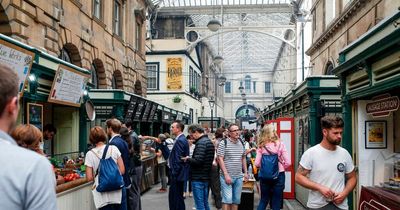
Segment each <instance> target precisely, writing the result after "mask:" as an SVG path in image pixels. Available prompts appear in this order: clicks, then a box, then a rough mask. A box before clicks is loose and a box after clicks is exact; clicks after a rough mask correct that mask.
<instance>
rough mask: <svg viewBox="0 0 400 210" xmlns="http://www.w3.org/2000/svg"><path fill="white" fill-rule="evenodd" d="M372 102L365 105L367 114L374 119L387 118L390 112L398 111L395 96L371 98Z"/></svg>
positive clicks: (397, 101) (384, 95) (387, 95)
mask: <svg viewBox="0 0 400 210" xmlns="http://www.w3.org/2000/svg"><path fill="white" fill-rule="evenodd" d="M372 100H373V101H372V102H370V103H367V106H366V111H367V114H372V115H373V116H375V117H384V116H388V115H389V114H390V112H393V111H396V110H397V109H399V105H400V103H399V102H400V101H399V97H397V96H390V94H383V95H380V96H376V97H374V98H372Z"/></svg>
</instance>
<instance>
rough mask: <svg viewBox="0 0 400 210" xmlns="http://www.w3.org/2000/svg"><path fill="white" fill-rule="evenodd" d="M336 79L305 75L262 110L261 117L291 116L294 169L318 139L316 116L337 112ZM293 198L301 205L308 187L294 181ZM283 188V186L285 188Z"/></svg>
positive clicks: (338, 96)
mask: <svg viewBox="0 0 400 210" xmlns="http://www.w3.org/2000/svg"><path fill="white" fill-rule="evenodd" d="M338 85H339V79H338V78H337V77H335V76H327V75H324V76H311V77H307V78H306V79H305V81H303V82H302V83H301V84H300V85H299V86H298V87H296V88H295V89H293V90H292V92H291V93H289V94H288V95H287V96H285V97H283V98H281V99H280V100H279V101H276V102H275V103H274V104H271V105H269V106H268V108H266V109H265V110H264V111H263V116H264V119H265V120H266V121H267V122H268V121H276V120H280V119H285V118H293V119H294V137H295V138H294V141H295V142H294V158H293V161H292V162H293V163H294V168H295V169H297V167H298V163H299V161H300V158H301V156H302V155H303V153H304V151H306V150H307V149H308V148H310V147H311V146H314V145H316V144H318V143H319V142H320V141H321V140H322V133H321V128H320V119H321V117H323V116H325V115H340V113H341V106H340V89H339V87H338ZM294 187H295V197H296V199H297V200H298V201H300V202H301V203H302V204H303V205H304V206H306V204H307V200H308V190H307V189H305V188H304V187H302V186H300V185H298V184H295V185H294ZM285 190H286V188H285Z"/></svg>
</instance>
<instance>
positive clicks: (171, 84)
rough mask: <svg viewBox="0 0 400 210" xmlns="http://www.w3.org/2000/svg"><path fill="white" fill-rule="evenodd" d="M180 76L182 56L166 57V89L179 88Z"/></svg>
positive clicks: (180, 86)
mask: <svg viewBox="0 0 400 210" xmlns="http://www.w3.org/2000/svg"><path fill="white" fill-rule="evenodd" d="M182 78H183V77H182V58H167V90H181V89H182Z"/></svg>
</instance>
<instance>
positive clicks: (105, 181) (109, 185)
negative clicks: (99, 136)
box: [96, 144, 124, 192]
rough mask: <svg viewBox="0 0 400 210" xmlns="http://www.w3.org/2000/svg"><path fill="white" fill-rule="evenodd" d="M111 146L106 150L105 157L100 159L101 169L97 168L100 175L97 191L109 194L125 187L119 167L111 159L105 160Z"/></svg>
mask: <svg viewBox="0 0 400 210" xmlns="http://www.w3.org/2000/svg"><path fill="white" fill-rule="evenodd" d="M108 147H109V145H108V144H107V145H106V148H104V152H103V157H102V158H101V159H100V164H99V168H97V171H96V175H98V179H99V181H98V185H97V187H96V190H97V191H98V192H108V191H114V190H118V189H121V188H123V187H124V180H123V178H122V175H121V174H120V172H119V169H118V165H117V163H116V162H115V161H114V159H112V158H111V157H109V158H107V159H106V158H105V157H106V154H107V150H108Z"/></svg>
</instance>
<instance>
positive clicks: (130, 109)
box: [125, 96, 138, 122]
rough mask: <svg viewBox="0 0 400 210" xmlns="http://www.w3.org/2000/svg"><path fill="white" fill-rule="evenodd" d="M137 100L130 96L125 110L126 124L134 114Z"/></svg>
mask: <svg viewBox="0 0 400 210" xmlns="http://www.w3.org/2000/svg"><path fill="white" fill-rule="evenodd" d="M137 99H138V98H137V97H135V96H131V100H130V102H129V104H128V107H127V109H126V114H125V122H127V121H128V120H131V119H132V117H133V115H134V114H135V113H134V112H135V109H136V105H137Z"/></svg>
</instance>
